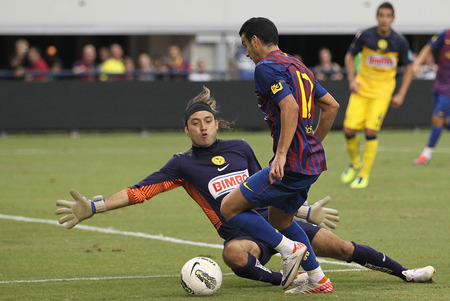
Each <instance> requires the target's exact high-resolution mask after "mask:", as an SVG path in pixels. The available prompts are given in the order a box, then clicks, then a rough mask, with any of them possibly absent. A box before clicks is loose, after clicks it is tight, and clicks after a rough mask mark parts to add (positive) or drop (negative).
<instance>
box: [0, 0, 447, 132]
mask: <svg viewBox="0 0 450 301" xmlns="http://www.w3.org/2000/svg"><path fill="white" fill-rule="evenodd" d="M382 2H383V1H375V0H367V1H364V0H346V1H334V0H317V1H304V0H295V1H294V0H281V1H276V2H274V1H267V0H258V1H254V0H249V1H236V0H228V1H219V0H195V1H183V0H168V1H155V0H128V1H111V0H41V1H32V0H3V1H1V3H0V45H1V47H0V130H1V131H2V132H3V133H5V132H8V131H14V130H40V129H43V130H46V129H64V130H65V129H69V130H70V129H73V128H79V129H80V128H81V129H83V128H89V129H90V128H127V129H128V128H131V129H143V128H161V127H166V126H165V124H167V126H168V127H171V125H172V127H173V126H175V127H178V126H179V125H180V123H179V118H178V116H177V118H176V119H170V118H169V119H164V120H161V119H160V116H168V115H171V111H172V110H181V109H182V107H183V105H184V103H186V100H188V99H189V98H190V97H192V96H194V95H195V94H196V93H197V91H199V89H200V88H201V85H199V83H205V82H211V84H212V85H213V86H214V85H215V84H216V83H217V82H220V83H221V84H219V85H218V87H220V88H222V89H220V88H217V89H220V90H219V91H218V93H216V94H215V95H216V96H219V97H217V98H218V100H219V103H221V100H222V102H224V101H226V102H227V103H230V102H231V104H230V107H229V108H228V107H227V106H225V107H224V109H225V110H224V111H225V112H226V113H227V114H228V113H230V114H229V115H228V117H230V118H231V119H236V120H237V125H238V126H241V127H244V128H251V129H253V128H254V129H258V128H259V127H261V126H263V125H262V124H261V122H258V121H257V120H259V119H260V115H259V114H257V113H258V112H255V110H253V105H254V102H252V101H250V106H251V108H252V109H251V110H250V113H251V114H250V116H249V117H248V116H243V115H242V116H241V115H240V114H239V113H238V112H235V113H232V111H233V110H234V108H236V105H238V104H242V103H244V102H247V103H248V102H249V101H246V100H248V98H249V97H252V98H250V100H254V96H253V94H252V93H253V91H252V90H253V88H249V87H252V85H251V83H246V82H247V81H249V82H251V81H252V80H253V77H252V76H253V69H254V64H253V62H252V61H251V60H250V59H248V58H247V57H246V56H245V50H244V49H243V48H242V46H241V45H240V44H241V41H240V37H239V35H238V31H239V28H240V26H241V25H242V23H243V22H244V21H246V20H247V19H249V18H251V17H253V16H264V17H267V18H269V19H271V20H272V21H274V23H275V24H276V25H277V27H278V29H279V33H280V42H279V46H280V48H281V49H282V50H283V51H285V52H287V53H290V54H293V55H296V56H297V57H298V58H300V59H301V60H302V61H303V62H304V63H305V65H306V66H308V67H309V68H311V69H312V70H313V71H314V72H315V74H316V77H317V78H318V79H319V80H320V81H321V82H323V85H324V86H325V87H326V88H327V89H328V90H329V91H330V92H331V93H332V94H333V95H334V96H335V98H336V99H338V100H339V101H340V102H341V103H342V104H343V105H344V107H343V109H342V110H341V112H343V111H345V102H346V101H347V99H348V94H349V93H348V88H347V85H348V84H347V81H346V74H345V70H344V68H343V66H344V56H345V53H346V51H347V49H348V47H349V45H350V43H351V41H352V39H353V37H354V36H355V34H356V33H357V32H358V31H360V30H362V29H365V28H367V27H371V26H375V25H376V20H375V14H376V9H377V7H378V5H379V4H381V3H382ZM390 2H391V3H392V4H393V6H394V8H395V15H396V20H395V22H394V24H393V28H394V29H395V30H397V31H399V32H400V33H402V34H403V35H405V37H406V39H407V40H408V42H409V44H410V47H411V49H412V51H413V52H415V53H417V52H418V51H419V50H420V49H421V48H422V47H423V46H424V45H425V44H426V42H427V41H428V39H429V38H430V37H431V36H432V35H433V34H437V33H439V32H441V31H442V30H443V29H445V28H447V27H448V26H449V21H448V13H447V12H448V11H449V10H450V3H449V2H448V1H445V0H430V1H426V2H425V1H418V0H412V1H411V0H392V1H390ZM433 59H434V58H433V57H431V58H430V62H428V63H427V64H430V66H431V67H430V68H427V69H426V72H424V74H422V75H420V76H419V77H418V79H420V81H423V83H420V84H417V85H415V83H413V85H412V87H411V89H410V92H409V93H408V94H409V95H410V96H414V97H416V98H415V99H417V100H415V99H414V98H413V100H411V101H408V102H409V103H411V104H421V105H422V107H411V108H409V109H408V107H406V113H407V114H405V116H406V115H409V113H413V112H417V111H421V112H422V114H418V115H417V116H414V115H413V117H412V118H411V115H409V117H408V118H407V119H405V120H404V121H401V122H397V121H395V120H397V119H398V118H400V119H401V118H402V117H401V116H400V117H398V116H394V117H395V118H392V120H393V121H392V122H391V121H390V120H391V118H390V117H389V116H387V120H386V122H385V124H386V125H387V126H389V125H403V126H408V127H411V126H412V127H416V126H421V125H425V124H428V123H429V121H428V119H429V117H428V116H429V114H428V112H431V111H430V110H431V109H430V108H428V107H430V106H429V105H428V104H429V103H428V101H425V100H424V101H420V99H426V100H428V99H429V95H430V90H429V89H431V80H432V79H433V78H434V74H435V72H434V71H433V66H435V62H434V61H433ZM327 62H328V63H330V62H331V63H332V64H333V65H334V66H336V68H335V69H334V70H335V71H333V72H332V73H331V72H325V73H324V72H322V73H321V72H319V71H320V67H321V65H322V64H326V63H327ZM398 76H401V69H400V70H399V75H398ZM233 81H234V82H238V83H239V84H237V83H230V82H233ZM25 83H26V84H28V85H24V84H25ZM36 83H38V84H39V85H37V86H36V85H35V84H36ZM43 83H45V84H46V85H43ZM414 87H416V88H414ZM180 89H181V90H180ZM411 90H412V91H413V92H411ZM19 91H20V93H19ZM180 91H181V93H180ZM212 92H213V94H214V92H215V91H214V90H213V91H212ZM417 93H419V94H420V95H417ZM230 98H232V99H230ZM130 99H131V103H130V102H129V101H130ZM162 100H164V103H165V104H166V105H163V104H161V101H162ZM157 102H158V103H159V104H155V103H157ZM171 102H173V103H172V104H171ZM408 102H407V103H408ZM179 103H181V104H182V105H180V106H178V104H179ZM105 105H108V106H110V108H108V109H106V110H105V111H104V112H103V114H102V115H106V114H109V115H110V116H111V114H112V116H114V118H115V119H116V120H117V119H118V120H121V119H122V117H124V118H123V119H125V120H126V119H127V118H128V119H130V120H129V122H123V123H121V122H110V123H108V120H101V117H99V116H98V114H91V113H92V112H97V113H98V110H102V108H105ZM124 105H127V106H128V107H130V106H132V108H133V109H132V110H127V111H125V112H127V113H128V114H130V112H133V111H135V110H134V109H136V108H140V110H141V115H142V116H141V115H139V112H134V113H136V114H137V115H135V116H130V115H127V116H123V115H124V113H125V112H124V110H123V106H124ZM153 105H156V107H154V106H153ZM141 106H143V107H141ZM152 109H153V110H157V111H158V112H159V113H158V114H155V116H153V117H152V119H153V118H157V120H156V121H155V120H154V122H151V121H149V120H148V118H145V117H148V116H147V115H146V114H144V113H145V112H146V113H148V112H149V110H152ZM166 109H169V111H166ZM161 110H162V111H161ZM424 110H425V112H426V113H427V114H423V111H424ZM136 111H137V110H136ZM142 111H145V112H142ZM234 111H235V110H234ZM241 111H242V112H245V111H246V107H245V105H244V107H243V109H242V110H241ZM68 112H76V113H77V115H78V116H75V115H74V114H69V113H68ZM225 112H224V113H225ZM252 114H257V115H254V116H253V115H252ZM80 115H82V116H84V117H82V119H83V120H81V121H80V120H79V118H80V117H79V116H80ZM178 115H179V114H178ZM61 116H64V117H61ZM421 116H424V117H425V118H424V119H423V121H422V119H421ZM247 117H248V118H247ZM77 118H78V119H77ZM99 118H100V119H99ZM60 119H61V120H60ZM72 119H73V120H72ZM75 119H77V120H78V121H79V122H77V121H76V120H75ZM245 119H247V120H245ZM340 120H341V118H340V117H338V119H337V122H336V125H335V127H340ZM174 122H175V124H173V123H174Z"/></svg>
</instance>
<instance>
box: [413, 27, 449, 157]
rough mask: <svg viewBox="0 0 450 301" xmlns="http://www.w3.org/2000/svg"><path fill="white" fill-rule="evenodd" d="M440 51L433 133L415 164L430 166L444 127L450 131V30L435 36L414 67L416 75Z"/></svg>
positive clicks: (432, 123) (421, 52)
mask: <svg viewBox="0 0 450 301" xmlns="http://www.w3.org/2000/svg"><path fill="white" fill-rule="evenodd" d="M433 50H435V51H439V64H438V66H439V69H438V71H437V73H436V78H435V79H434V83H433V115H432V117H431V132H430V136H429V138H428V143H427V146H426V147H425V148H424V150H423V151H422V153H421V154H420V156H419V157H418V158H417V159H414V161H413V163H414V164H419V165H420V164H428V163H429V162H430V160H431V155H432V153H433V151H434V148H435V146H436V144H437V143H438V141H439V138H440V137H441V135H442V130H443V128H444V126H445V127H446V128H447V129H450V29H447V30H444V31H443V32H441V33H440V34H439V35H435V36H433V37H432V38H431V39H430V41H429V42H428V43H427V45H425V46H424V47H423V48H422V50H421V51H420V53H419V56H418V57H417V59H416V61H415V62H414V65H413V71H414V73H417V72H418V71H419V69H420V65H422V63H423V62H424V61H425V59H426V58H427V56H429V55H430V54H431V52H432V51H433Z"/></svg>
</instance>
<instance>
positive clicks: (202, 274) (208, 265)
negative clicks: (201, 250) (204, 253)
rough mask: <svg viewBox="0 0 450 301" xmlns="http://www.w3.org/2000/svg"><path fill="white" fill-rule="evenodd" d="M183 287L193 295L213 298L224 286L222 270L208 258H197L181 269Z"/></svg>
mask: <svg viewBox="0 0 450 301" xmlns="http://www.w3.org/2000/svg"><path fill="white" fill-rule="evenodd" d="M180 276H181V286H182V287H183V289H184V291H185V292H186V293H188V294H191V295H199V296H211V295H214V294H215V293H216V292H217V291H218V290H219V288H220V286H221V285H222V270H221V269H220V267H219V265H218V264H217V263H216V262H215V261H214V260H212V259H211V258H208V257H195V258H192V259H191V260H189V261H188V262H186V263H185V264H184V266H183V268H182V269H181V275H180Z"/></svg>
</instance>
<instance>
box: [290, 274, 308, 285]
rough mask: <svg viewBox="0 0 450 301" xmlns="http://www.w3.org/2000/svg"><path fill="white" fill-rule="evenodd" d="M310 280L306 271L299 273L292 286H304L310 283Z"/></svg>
mask: <svg viewBox="0 0 450 301" xmlns="http://www.w3.org/2000/svg"><path fill="white" fill-rule="evenodd" d="M308 279H309V276H308V273H306V272H304V271H299V272H298V275H297V277H295V279H294V281H293V282H292V284H291V286H300V285H303V284H304V283H306V282H308Z"/></svg>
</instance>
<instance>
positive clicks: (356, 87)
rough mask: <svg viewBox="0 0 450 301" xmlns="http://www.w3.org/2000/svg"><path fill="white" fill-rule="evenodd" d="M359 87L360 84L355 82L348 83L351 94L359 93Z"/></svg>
mask: <svg viewBox="0 0 450 301" xmlns="http://www.w3.org/2000/svg"><path fill="white" fill-rule="evenodd" d="M359 86H361V83H360V82H358V81H356V80H352V81H351V82H350V85H349V88H350V92H353V93H358V91H359Z"/></svg>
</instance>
